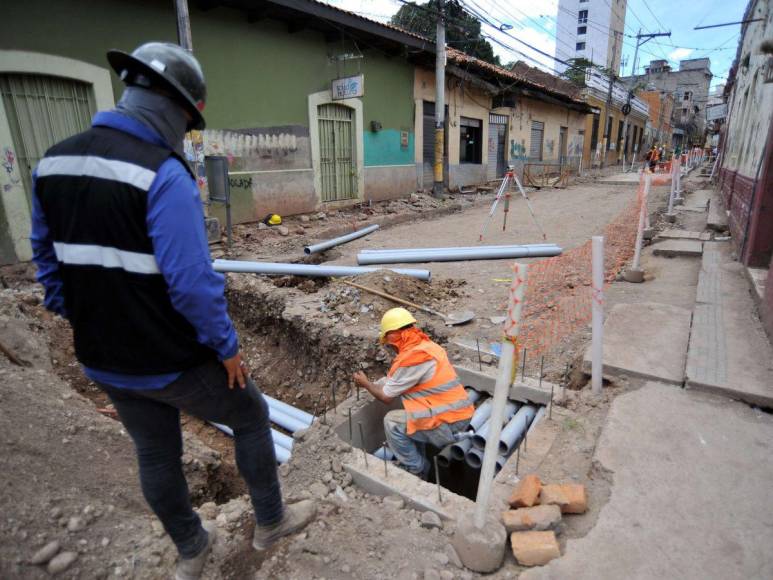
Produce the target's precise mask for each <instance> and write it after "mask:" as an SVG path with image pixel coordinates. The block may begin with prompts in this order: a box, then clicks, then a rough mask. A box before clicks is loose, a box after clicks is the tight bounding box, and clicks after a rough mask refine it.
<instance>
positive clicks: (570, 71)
mask: <svg viewBox="0 0 773 580" xmlns="http://www.w3.org/2000/svg"><path fill="white" fill-rule="evenodd" d="M566 62H568V63H569V64H570V65H571V66H570V67H569V68H567V69H566V70H565V71H564V72H562V73H561V78H562V79H566V80H567V81H569V82H570V83H572V84H574V85H576V86H578V87H580V88H585V69H587V68H588V67H592V68H595V69H596V70H597V71H599V72H600V73H601V74H603V75H605V76H607V77H608V76H610V75H611V74H612V71H611V70H609V69H608V68H606V67H603V66H599V65H597V64H594V63H593V62H591V61H590V60H588V59H587V58H582V57H579V58H569V59H567V60H566Z"/></svg>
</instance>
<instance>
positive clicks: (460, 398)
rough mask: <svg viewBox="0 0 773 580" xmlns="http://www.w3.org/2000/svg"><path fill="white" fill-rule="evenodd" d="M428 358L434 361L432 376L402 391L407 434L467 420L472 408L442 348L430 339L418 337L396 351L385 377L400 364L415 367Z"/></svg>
mask: <svg viewBox="0 0 773 580" xmlns="http://www.w3.org/2000/svg"><path fill="white" fill-rule="evenodd" d="M430 359H431V360H434V361H435V374H434V375H432V378H431V379H430V380H428V381H426V382H423V383H419V384H418V385H415V386H413V387H411V388H410V389H408V390H407V391H405V392H404V393H403V394H402V402H403V407H404V408H405V411H406V413H407V415H408V421H407V428H408V435H412V434H413V433H415V432H416V431H427V430H429V429H435V428H437V427H439V426H440V425H442V424H443V423H456V422H457V421H463V420H465V419H470V418H471V417H472V414H473V412H474V411H475V407H474V406H473V405H472V403H470V401H469V400H468V399H467V391H465V390H464V386H462V383H461V382H459V377H458V376H456V371H455V370H454V367H453V366H452V365H451V362H450V361H449V360H448V355H447V354H446V351H445V350H443V348H442V347H440V346H438V345H437V344H435V343H434V342H432V341H431V340H422V341H421V342H419V343H417V344H416V345H414V346H411V347H409V348H407V349H405V350H404V351H402V352H400V354H398V355H397V357H395V360H394V362H393V363H392V368H390V369H389V373H387V376H389V377H391V376H393V375H394V374H395V372H397V369H399V368H400V367H409V366H415V365H417V364H421V363H423V362H427V361H429V360H430Z"/></svg>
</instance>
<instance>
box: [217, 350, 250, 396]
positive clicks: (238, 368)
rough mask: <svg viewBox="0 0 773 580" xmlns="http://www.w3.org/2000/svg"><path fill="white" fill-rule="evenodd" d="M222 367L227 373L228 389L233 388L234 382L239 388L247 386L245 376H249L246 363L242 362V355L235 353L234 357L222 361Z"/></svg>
mask: <svg viewBox="0 0 773 580" xmlns="http://www.w3.org/2000/svg"><path fill="white" fill-rule="evenodd" d="M223 366H224V367H225V370H226V372H227V373H228V388H229V389H233V388H234V382H236V383H237V384H238V385H239V387H240V388H242V389H243V388H245V387H246V386H247V376H248V375H249V372H250V371H249V369H248V368H247V363H245V362H244V361H243V360H242V354H241V353H240V352H237V353H236V355H235V356H232V357H231V358H227V359H225V360H224V361H223Z"/></svg>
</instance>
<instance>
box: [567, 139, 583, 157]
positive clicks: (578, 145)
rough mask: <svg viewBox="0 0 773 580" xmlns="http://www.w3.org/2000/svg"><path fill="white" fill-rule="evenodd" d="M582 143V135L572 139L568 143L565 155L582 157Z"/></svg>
mask: <svg viewBox="0 0 773 580" xmlns="http://www.w3.org/2000/svg"><path fill="white" fill-rule="evenodd" d="M583 141H584V139H583V136H582V135H577V136H575V137H572V140H571V141H569V149H568V152H567V154H568V155H569V156H570V157H579V156H580V155H582V147H583Z"/></svg>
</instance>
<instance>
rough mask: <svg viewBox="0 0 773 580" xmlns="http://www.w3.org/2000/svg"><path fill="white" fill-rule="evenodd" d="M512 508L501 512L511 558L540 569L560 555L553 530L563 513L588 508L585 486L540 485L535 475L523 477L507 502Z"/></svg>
mask: <svg viewBox="0 0 773 580" xmlns="http://www.w3.org/2000/svg"><path fill="white" fill-rule="evenodd" d="M508 503H509V504H510V507H511V508H513V509H510V510H507V511H506V512H503V513H502V519H503V521H504V524H505V528H506V529H507V533H508V534H510V547H511V548H512V550H513V555H514V556H515V559H516V560H517V561H518V563H519V564H521V565H522V566H542V565H543V564H547V563H548V562H550V561H551V560H552V559H554V558H558V557H559V556H560V555H561V550H560V548H559V545H558V540H557V538H556V529H557V528H558V527H559V524H560V523H561V517H562V515H563V514H582V513H585V511H586V510H587V509H588V497H587V495H586V493H585V486H584V485H580V484H576V483H568V484H546V485H542V482H541V481H540V479H539V477H537V476H536V475H527V476H526V477H524V478H523V479H522V480H521V481H520V482H519V483H518V485H517V486H516V487H515V489H514V490H513V493H512V495H511V496H510V499H509V501H508Z"/></svg>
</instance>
